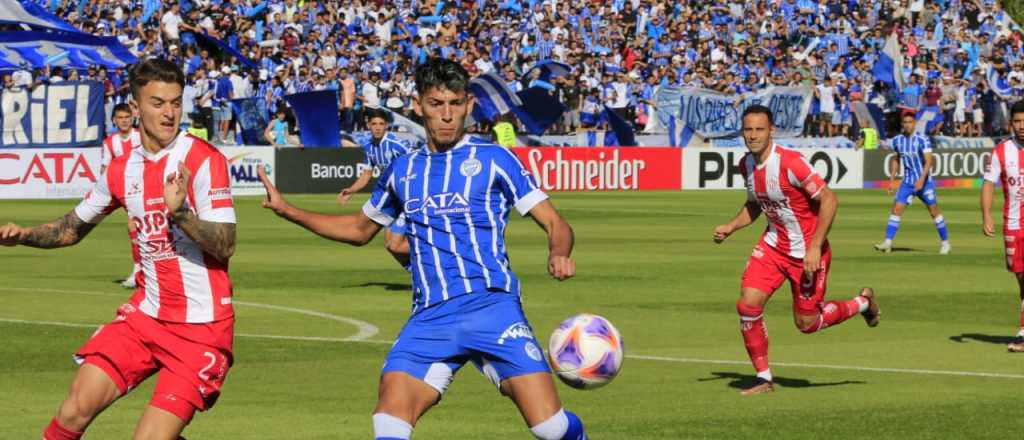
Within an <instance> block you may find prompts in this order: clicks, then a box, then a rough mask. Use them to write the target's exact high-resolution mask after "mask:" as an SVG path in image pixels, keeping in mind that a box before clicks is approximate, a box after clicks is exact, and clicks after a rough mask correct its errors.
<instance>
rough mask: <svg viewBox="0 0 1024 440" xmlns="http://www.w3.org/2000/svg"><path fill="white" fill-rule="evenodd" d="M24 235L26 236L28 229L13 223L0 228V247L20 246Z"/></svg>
mask: <svg viewBox="0 0 1024 440" xmlns="http://www.w3.org/2000/svg"><path fill="white" fill-rule="evenodd" d="M26 234H28V229H26V228H23V227H21V226H18V225H16V224H14V223H8V224H6V225H3V226H0V245H2V246H17V245H19V244H21V241H22V239H24V238H25V235H26Z"/></svg>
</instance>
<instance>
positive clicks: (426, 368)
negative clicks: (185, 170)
mask: <svg viewBox="0 0 1024 440" xmlns="http://www.w3.org/2000/svg"><path fill="white" fill-rule="evenodd" d="M416 90H417V92H418V97H417V98H414V108H415V110H416V112H417V113H418V114H420V115H421V116H422V117H423V121H424V124H423V125H424V127H425V128H426V131H427V136H428V143H427V148H426V149H421V150H419V151H416V152H413V153H411V154H407V155H404V156H401V157H399V158H397V159H395V161H394V162H392V163H391V166H389V167H388V169H387V170H385V172H384V174H383V175H381V177H380V179H378V180H377V186H376V188H375V189H374V191H373V195H372V196H371V198H370V200H369V201H368V202H367V203H366V204H365V205H363V209H362V211H361V212H359V213H357V214H355V215H325V214H318V213H314V212H310V211H305V210H302V209H299V208H296V207H294V206H291V205H290V204H288V202H287V201H285V200H284V199H283V198H282V197H281V195H280V194H279V193H278V192H277V190H276V189H274V186H273V184H271V183H270V181H269V180H267V179H266V176H265V175H264V174H262V173H261V174H260V177H261V178H262V179H263V184H264V186H265V187H266V188H267V200H266V201H265V202H264V206H265V207H267V208H269V209H272V210H273V211H274V212H275V213H276V214H277V215H279V216H281V217H284V218H285V219H287V220H289V221H292V222H294V223H296V224H299V225H300V226H302V227H304V228H306V229H309V230H310V231H313V232H315V233H316V234H317V235H320V236H322V237H325V238H328V239H332V240H337V241H341V242H345V243H352V244H356V245H361V244H365V243H367V242H369V241H370V240H371V239H373V237H374V235H376V234H377V233H378V232H379V231H380V229H381V228H382V227H386V226H389V225H390V224H391V223H393V222H394V221H395V220H396V219H397V218H398V217H399V216H400V215H402V214H405V216H406V228H407V231H406V236H408V237H409V246H410V255H409V258H410V261H411V265H412V266H411V267H412V284H413V308H412V315H411V316H410V317H409V320H408V322H407V323H406V324H405V326H404V327H403V328H402V330H401V332H400V333H399V335H398V338H397V340H396V341H395V344H394V345H393V346H392V347H391V351H390V352H389V353H388V356H387V359H386V360H385V362H384V367H383V370H382V372H381V376H380V392H379V396H378V400H377V407H376V409H375V410H374V415H373V430H374V437H375V438H376V439H377V440H399V439H401V440H407V439H409V438H410V436H412V429H413V426H414V425H415V424H416V422H417V421H418V420H419V419H420V417H422V416H423V415H424V414H425V413H426V412H427V410H428V409H429V408H430V407H432V406H434V405H435V404H437V403H438V402H439V401H440V400H441V396H442V395H443V394H444V392H445V390H446V389H447V388H448V386H449V385H450V384H451V381H452V380H453V379H454V377H455V374H456V373H457V372H458V371H459V369H460V368H462V366H463V365H465V364H466V362H467V361H468V362H472V363H473V364H474V365H475V366H476V367H477V368H478V369H479V370H480V371H481V372H483V373H484V375H485V376H487V378H488V379H489V380H490V381H491V382H492V383H494V384H495V385H496V386H497V387H498V389H499V390H500V391H501V393H502V394H504V395H506V396H509V397H510V398H511V399H512V400H513V401H515V403H516V406H517V408H518V409H519V412H520V413H521V415H522V416H523V419H524V420H525V421H526V423H527V425H528V426H529V428H530V432H531V433H532V434H533V435H534V436H535V437H536V438H539V439H543V440H586V438H587V436H586V434H585V433H584V431H583V423H582V422H581V421H580V419H579V417H577V416H576V415H575V414H573V413H572V412H570V411H568V410H564V409H563V408H562V403H561V401H560V400H559V398H558V393H557V391H556V389H555V384H554V381H553V380H552V377H551V370H550V368H549V367H548V364H547V362H545V360H544V353H543V350H542V349H541V345H540V343H539V342H538V341H537V339H536V338H535V337H534V336H533V332H532V329H531V327H530V324H529V321H527V319H526V316H525V315H524V313H523V310H522V305H521V303H520V299H519V294H520V286H519V279H518V277H516V275H515V274H514V273H513V272H512V269H511V266H510V263H509V259H508V252H507V250H506V248H505V240H504V236H505V228H506V226H507V224H508V216H509V214H510V212H511V211H512V210H513V209H515V210H516V211H517V212H519V213H520V214H521V215H529V216H531V217H532V218H533V220H534V221H535V222H537V224H538V225H540V226H541V228H543V229H544V231H545V232H547V238H548V240H547V241H548V249H549V256H548V272H549V273H550V274H551V276H553V277H554V278H556V279H558V280H565V279H568V278H570V277H572V276H573V275H574V274H575V271H576V266H575V263H574V262H573V261H572V259H571V258H570V256H569V255H570V253H571V252H572V246H573V235H572V229H571V228H570V227H569V224H568V223H566V221H565V220H564V219H563V218H562V216H561V215H559V214H558V211H556V210H555V207H554V205H553V204H552V203H551V201H549V200H548V197H547V195H546V194H544V192H543V191H541V190H540V189H539V188H537V186H536V184H535V183H534V182H533V179H532V177H531V176H530V173H529V172H528V171H526V169H525V168H524V167H523V165H522V163H521V162H519V160H518V159H517V158H516V157H515V155H513V154H512V153H511V152H509V151H508V150H506V149H505V148H503V147H501V146H499V145H495V144H493V143H490V142H487V141H484V140H481V139H477V138H474V137H472V136H467V135H465V128H464V126H463V125H464V123H465V119H466V116H467V115H468V114H469V112H470V110H471V109H472V107H473V98H472V95H471V94H470V93H469V92H468V90H469V74H468V73H467V72H466V70H465V69H464V68H463V67H462V66H461V65H460V64H458V63H456V62H454V61H451V60H447V59H440V58H433V59H431V60H428V61H427V62H425V63H423V64H420V65H419V66H418V67H417V68H416Z"/></svg>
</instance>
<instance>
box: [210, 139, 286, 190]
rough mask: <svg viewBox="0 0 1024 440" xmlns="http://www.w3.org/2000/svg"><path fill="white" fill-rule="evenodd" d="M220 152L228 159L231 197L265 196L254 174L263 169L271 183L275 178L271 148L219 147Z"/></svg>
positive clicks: (275, 172) (272, 150) (257, 177)
mask: <svg viewBox="0 0 1024 440" xmlns="http://www.w3.org/2000/svg"><path fill="white" fill-rule="evenodd" d="M220 152H221V153H222V154H224V156H225V157H227V159H228V173H229V174H230V175H231V194H232V195H236V196H253V195H263V194H265V192H264V190H263V184H262V183H260V178H259V175H257V174H256V170H257V169H258V168H259V167H263V170H264V171H266V173H267V177H269V178H270V181H271V182H274V181H275V180H276V178H277V170H276V169H275V167H274V164H275V162H274V148H273V147H251V146H249V147H221V148H220ZM275 185H276V183H275Z"/></svg>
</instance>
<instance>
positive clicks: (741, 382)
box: [697, 371, 867, 390]
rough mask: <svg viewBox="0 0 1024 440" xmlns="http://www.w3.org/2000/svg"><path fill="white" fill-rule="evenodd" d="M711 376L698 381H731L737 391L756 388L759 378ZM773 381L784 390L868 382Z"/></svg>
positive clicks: (776, 379)
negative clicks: (755, 384)
mask: <svg viewBox="0 0 1024 440" xmlns="http://www.w3.org/2000/svg"><path fill="white" fill-rule="evenodd" d="M711 375H712V377H705V378H702V379H697V381H699V382H707V381H711V380H722V379H731V380H730V381H729V387H730V388H736V389H741V390H743V389H747V388H750V387H752V386H754V380H755V379H756V378H757V376H754V375H751V374H741V373H731V372H723V371H712V372H711ZM772 380H773V381H774V382H775V385H778V386H780V387H783V388H813V387H833V386H839V385H863V384H865V383H867V382H864V381H860V380H844V381H842V382H821V383H811V381H809V380H807V379H795V378H790V377H779V376H775V377H774V378H773V379H772Z"/></svg>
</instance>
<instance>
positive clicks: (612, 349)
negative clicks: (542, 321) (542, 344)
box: [548, 313, 624, 389]
mask: <svg viewBox="0 0 1024 440" xmlns="http://www.w3.org/2000/svg"><path fill="white" fill-rule="evenodd" d="M623 354H624V348H623V346H622V337H621V336H619V331H618V330H617V329H616V328H615V326H613V325H612V323H611V322H609V321H608V320H607V319H604V318H602V317H600V316H597V315H591V314H586V313H583V314H579V315H576V316H572V317H570V318H569V319H566V320H565V321H562V323H561V324H560V325H559V326H558V328H556V329H555V331H554V333H552V334H551V341H550V342H549V344H548V362H550V363H551V368H552V369H553V370H555V374H556V375H557V376H558V378H559V379H561V380H562V382H565V384H566V385H569V386H571V387H573V388H578V389H593V388H598V387H602V386H604V385H607V384H608V382H611V381H612V379H614V378H615V376H616V375H617V374H619V370H621V369H622V358H623Z"/></svg>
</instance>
